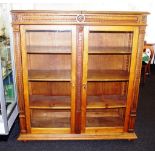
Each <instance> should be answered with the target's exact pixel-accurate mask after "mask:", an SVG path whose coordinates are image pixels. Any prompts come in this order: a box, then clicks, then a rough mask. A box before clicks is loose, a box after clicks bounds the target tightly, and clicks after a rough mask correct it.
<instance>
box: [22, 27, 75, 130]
mask: <svg viewBox="0 0 155 155" xmlns="http://www.w3.org/2000/svg"><path fill="white" fill-rule="evenodd" d="M20 32H21V48H22V65H23V66H22V67H23V79H24V80H23V82H24V98H25V105H26V122H27V129H28V132H29V133H74V128H75V127H74V126H75V122H74V121H75V116H74V114H75V80H76V78H75V72H76V70H75V69H76V68H75V67H76V66H75V62H76V57H75V54H76V53H75V52H76V36H75V35H76V29H75V27H74V26H65V25H62V26H58V25H55V26H52V25H50V26H49V25H48V26H47V25H44V26H41V25H35V26H32V25H29V26H21V30H20Z"/></svg>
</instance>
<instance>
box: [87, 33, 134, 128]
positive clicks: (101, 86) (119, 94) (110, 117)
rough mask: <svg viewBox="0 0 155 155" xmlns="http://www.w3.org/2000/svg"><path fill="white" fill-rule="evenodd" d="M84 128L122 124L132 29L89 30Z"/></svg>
mask: <svg viewBox="0 0 155 155" xmlns="http://www.w3.org/2000/svg"><path fill="white" fill-rule="evenodd" d="M88 40H89V42H88V72H87V75H88V77H87V114H86V116H87V118H86V127H113V126H123V120H124V113H125V108H126V99H127V91H128V81H129V70H130V63H131V62H130V61H131V54H132V40H133V32H125V31H124V32H115V31H109V32H108V31H90V32H89V39H88Z"/></svg>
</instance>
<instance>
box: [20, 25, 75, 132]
mask: <svg viewBox="0 0 155 155" xmlns="http://www.w3.org/2000/svg"><path fill="white" fill-rule="evenodd" d="M27 30H69V31H71V32H72V40H71V41H72V64H71V68H72V69H71V70H72V71H71V79H72V80H71V126H70V128H71V130H70V133H75V99H76V98H75V94H76V26H74V25H73V26H72V25H21V26H20V35H21V44H20V46H21V55H22V66H21V67H22V76H23V87H24V100H25V114H26V127H27V133H45V132H46V131H44V130H42V129H40V128H38V130H37V129H35V128H31V123H30V121H31V120H30V108H29V89H28V65H27V60H28V58H27V52H26V31H27ZM50 129H51V130H52V129H53V132H54V133H55V132H56V133H58V132H59V131H60V132H61V131H62V129H61V128H60V130H59V128H50ZM50 129H49V128H48V129H47V132H51V133H52V131H50ZM57 131H58V132H57ZM66 132H68V130H66V129H65V128H64V133H66Z"/></svg>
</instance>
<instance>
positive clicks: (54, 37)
mask: <svg viewBox="0 0 155 155" xmlns="http://www.w3.org/2000/svg"><path fill="white" fill-rule="evenodd" d="M71 35H72V33H71V31H65V30H64V31H62V30H51V31H50V30H38V31H36V30H32V31H27V32H26V44H27V51H28V52H29V53H71V40H72V38H71ZM38 43H39V44H38Z"/></svg>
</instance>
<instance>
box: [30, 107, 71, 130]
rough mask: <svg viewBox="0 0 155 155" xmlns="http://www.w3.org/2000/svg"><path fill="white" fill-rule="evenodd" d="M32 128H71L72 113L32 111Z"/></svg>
mask: <svg viewBox="0 0 155 155" xmlns="http://www.w3.org/2000/svg"><path fill="white" fill-rule="evenodd" d="M31 126H32V127H35V128H67V127H68V128H69V127H70V111H68V110H65V111H61V110H57V111H56V110H55V111H53V110H38V109H35V110H34V109H33V110H31Z"/></svg>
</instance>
